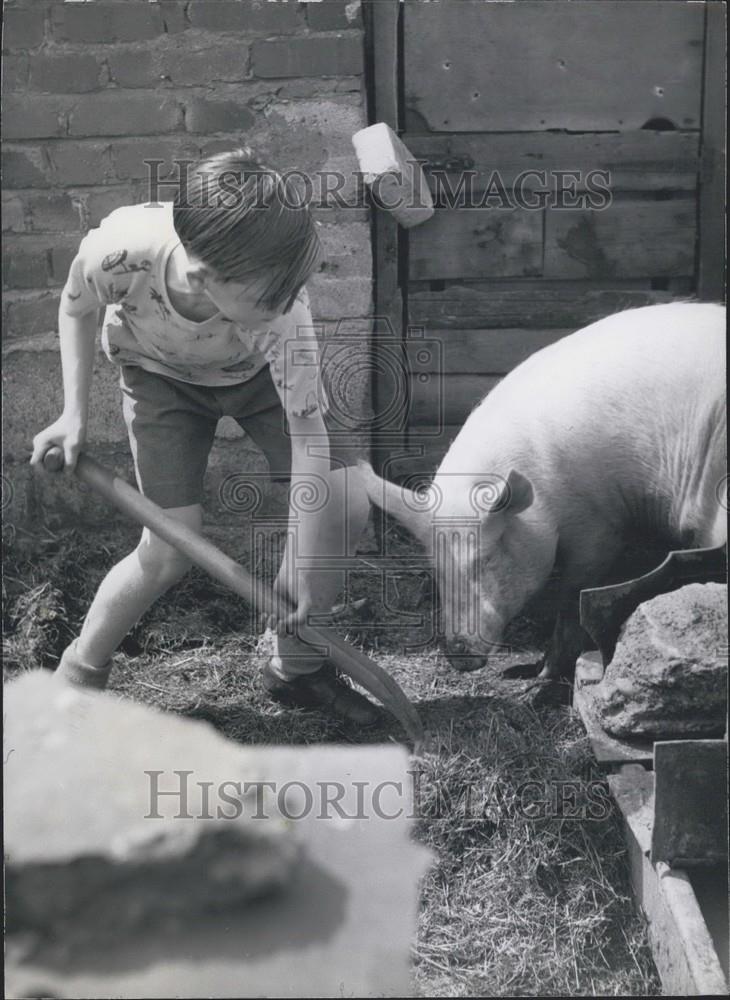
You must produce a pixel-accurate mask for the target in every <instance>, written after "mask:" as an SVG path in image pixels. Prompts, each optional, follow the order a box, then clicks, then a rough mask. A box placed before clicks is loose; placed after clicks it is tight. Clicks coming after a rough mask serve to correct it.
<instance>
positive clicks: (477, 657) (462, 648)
mask: <svg viewBox="0 0 730 1000" xmlns="http://www.w3.org/2000/svg"><path fill="white" fill-rule="evenodd" d="M444 651H445V653H446V658H447V660H448V661H449V663H450V664H451V666H452V667H453V668H454V670H460V671H462V672H463V673H468V672H469V671H471V670H479V669H480V667H483V666H484V664H485V663H486V662H487V658H486V656H485V655H484V654H483V653H474V652H472V651H471V650H470V649H469V646H468V644H467V643H466V642H465V641H464V639H460V638H459V637H458V636H455V637H454V638H453V639H447V640H445V643H444Z"/></svg>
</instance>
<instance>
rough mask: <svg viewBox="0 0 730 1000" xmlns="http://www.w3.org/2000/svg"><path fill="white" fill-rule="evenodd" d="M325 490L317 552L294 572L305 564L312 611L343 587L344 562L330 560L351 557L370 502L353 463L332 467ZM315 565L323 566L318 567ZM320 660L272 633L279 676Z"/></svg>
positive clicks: (326, 607)
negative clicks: (334, 566) (326, 494)
mask: <svg viewBox="0 0 730 1000" xmlns="http://www.w3.org/2000/svg"><path fill="white" fill-rule="evenodd" d="M329 490H330V493H329V498H328V500H327V506H326V508H325V510H323V512H322V518H321V521H320V528H319V532H318V536H317V553H316V555H314V556H312V557H309V558H306V557H303V558H299V559H298V560H297V572H298V573H302V572H303V571H304V570H305V569H306V568H307V567H309V572H310V581H311V584H310V586H311V593H312V598H313V599H312V612H314V613H316V612H325V613H326V612H329V611H330V610H331V609H332V606H333V604H334V603H335V602H336V600H337V598H338V596H339V595H340V594H341V593H342V592H343V590H344V589H345V585H346V566H344V565H340V566H339V567H338V568H332V567H333V563H334V564H337V563H340V564H342V563H344V562H345V561H353V560H354V557H355V553H356V551H357V545H358V542H359V541H360V537H361V535H362V532H363V529H364V528H365V525H366V523H367V519H368V514H369V511H370V502H369V500H368V497H367V494H366V492H365V490H364V489H363V487H362V484H361V483H360V481H359V471H358V469H357V467H348V468H340V469H334V470H332V471H331V472H330V476H329ZM318 566H321V567H323V568H321V569H318V568H317V567H318ZM328 566H329V567H330V568H327V567H328ZM324 655H325V656H326V653H325V654H324ZM322 662H323V659H322V655H320V654H318V653H316V652H314V651H313V650H312V649H311V647H309V646H306V645H304V644H303V643H302V642H301V641H300V640H298V639H296V638H295V637H288V636H285V637H280V636H277V637H276V654H275V656H274V660H273V664H272V666H273V668H274V670H275V671H276V673H277V674H278V675H279V676H280V677H282V678H283V679H285V680H290V679H293V678H295V677H299V676H301V675H302V674H307V673H312V672H313V671H315V670H319V668H320V667H321V666H322Z"/></svg>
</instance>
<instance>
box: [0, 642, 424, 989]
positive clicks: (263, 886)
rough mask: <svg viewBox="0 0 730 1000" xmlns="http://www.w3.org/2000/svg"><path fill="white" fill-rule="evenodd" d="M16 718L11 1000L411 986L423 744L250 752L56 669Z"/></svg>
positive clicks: (14, 712)
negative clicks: (417, 758) (413, 776)
mask: <svg viewBox="0 0 730 1000" xmlns="http://www.w3.org/2000/svg"><path fill="white" fill-rule="evenodd" d="M254 668H255V663H253V662H251V663H247V662H246V660H245V659H244V660H243V661H242V663H241V669H242V671H246V670H250V669H254ZM244 689H245V685H243V686H242V690H244ZM4 710H5V716H6V726H5V754H4V756H5V806H6V817H5V823H6V826H5V844H6V863H7V873H8V875H9V880H10V885H9V890H10V891H9V894H8V927H7V930H8V931H9V934H8V940H7V958H6V983H5V985H6V995H7V996H9V997H29V996H57V997H77V998H79V1000H82V998H85V997H100V996H114V997H120V998H125V997H129V998H132V997H160V998H161V997H170V996H174V997H181V998H182V997H190V998H193V997H204V996H216V997H256V996H282V997H288V996H290V997H327V996H331V997H339V996H405V995H408V993H409V987H410V971H409V960H408V955H409V950H410V948H411V947H412V944H413V937H414V933H415V928H416V919H417V905H418V892H417V880H418V877H419V876H420V875H421V874H422V873H423V871H424V868H425V865H426V863H427V860H428V858H429V857H430V855H429V854H428V852H426V851H425V849H423V848H421V847H419V846H417V845H415V844H413V843H411V841H410V840H409V835H408V834H409V827H410V824H411V820H410V818H409V817H411V816H412V813H413V795H412V783H411V782H410V781H409V778H408V771H407V768H408V763H409V761H408V755H407V754H406V752H405V750H403V749H402V748H399V747H393V746H385V747H363V746H358V747H342V746H311V747H301V746H292V747H270V746H265V747H241V746H239V745H238V744H235V743H233V742H231V741H228V740H225V739H224V738H223V737H221V736H219V735H218V734H216V733H215V731H214V730H213V729H212V727H210V726H209V725H208V724H207V723H203V722H199V721H193V720H190V719H184V718H180V717H179V716H175V715H172V714H167V713H161V712H158V711H154V710H152V709H150V708H147V707H145V706H142V705H135V704H132V703H130V702H120V701H118V700H117V699H116V698H115V696H114V695H113V694H109V693H106V694H105V693H99V692H97V693H93V692H89V693H86V692H79V691H78V690H72V689H68V688H65V687H63V686H62V685H61V684H59V683H58V682H56V681H54V679H53V678H52V676H51V675H50V674H49V673H46V672H45V671H40V672H36V673H34V674H28V675H25V676H24V677H22V678H20V679H19V680H17V681H14V682H12V683H11V684H9V685H8V687H7V688H6V700H5V706H4ZM253 711H254V709H253V708H252V707H251V706H248V705H246V704H242V705H241V715H242V717H245V713H246V712H253ZM150 772H153V773H156V774H157V775H158V780H159V789H160V792H173V794H172V795H169V794H168V795H164V794H161V795H159V796H158V797H156V799H155V798H153V797H151V795H150ZM183 781H184V787H185V789H186V791H187V796H186V801H185V802H184V804H183V802H182V801H181V796H180V794H179V793H180V789H181V787H182V785H181V783H182V782H183ZM244 781H250V782H252V783H253V784H254V788H253V789H252V791H251V792H250V793H249V794H246V790H245V789H243V791H242V792H241V793H238V792H237V791H235V790H234V788H232V787H231V786H232V785H233V784H234V783H239V782H241V783H242V782H244ZM224 792H225V796H226V797H224ZM236 803H240V804H241V805H242V812H241V814H240V815H236V814H235V804H236ZM151 806H152V808H151ZM221 809H222V810H224V813H225V817H226V818H223V817H222V816H221V815H220V812H219V810H221ZM154 812H157V813H158V814H159V815H160V816H161V818H160V819H155V818H152V815H151V814H152V813H154ZM181 814H182V815H181ZM282 816H283V817H284V821H283V822H284V824H285V826H283V825H282V820H281V817H282ZM146 817H147V818H146ZM186 817H188V818H186ZM257 817H259V818H258V819H257ZM112 876H113V877H112ZM267 889H279V890H280V891H277V892H267V893H266V895H265V896H263V898H257V899H254V898H252V893H255V894H256V895H260V894H261V893H263V892H265V891H266V890H267ZM281 890H283V891H281ZM184 899H185V900H186V901H187V905H186V906H184V907H183V906H182V905H178V904H182V902H183V900H184ZM21 928H22V931H21Z"/></svg>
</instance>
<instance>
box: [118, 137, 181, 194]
mask: <svg viewBox="0 0 730 1000" xmlns="http://www.w3.org/2000/svg"><path fill="white" fill-rule="evenodd" d="M111 155H112V162H113V164H114V173H115V175H116V176H117V177H118V178H119V180H142V181H147V180H148V179H150V178H152V177H158V178H160V179H166V178H168V177H170V176H174V177H177V167H176V166H175V161H176V160H197V159H198V157H199V149H198V145H197V143H196V142H195V141H194V140H192V139H190V138H186V139H178V138H173V139H126V140H125V139H122V140H120V141H119V142H115V143H113V144H112V147H111ZM146 160H162V161H163V162H162V163H161V164H160V166H159V167H155V168H152V167H148V166H147V164H146V163H145V161H146ZM170 190H171V189H170ZM164 197H165V193H164V190H163V191H162V192H161V193H160V198H164Z"/></svg>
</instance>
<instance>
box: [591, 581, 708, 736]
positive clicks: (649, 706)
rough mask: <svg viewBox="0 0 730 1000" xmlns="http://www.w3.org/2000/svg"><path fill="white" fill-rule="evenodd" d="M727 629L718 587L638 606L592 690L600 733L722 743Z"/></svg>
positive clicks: (685, 590) (696, 586) (692, 588)
mask: <svg viewBox="0 0 730 1000" xmlns="http://www.w3.org/2000/svg"><path fill="white" fill-rule="evenodd" d="M727 625H728V621H727V587H726V586H724V585H722V584H718V583H705V584H700V583H691V584H689V585H688V586H686V587H681V588H680V589H679V590H675V591H672V592H671V593H669V594H660V595H659V596H658V597H655V598H653V599H652V600H650V601H646V602H645V603H644V604H641V605H640V606H639V607H638V608H637V609H636V611H635V612H634V613H633V615H631V617H630V618H629V619H628V621H627V622H626V624H625V625H624V628H623V631H622V633H621V636H620V638H619V640H618V643H617V644H616V652H615V653H614V656H613V659H612V660H611V662H610V664H609V665H608V667H607V668H606V672H605V674H604V677H603V680H602V681H601V682H600V684H598V685H597V686H596V689H595V699H596V706H597V708H598V711H599V715H600V719H601V722H602V724H603V726H604V728H605V729H606V731H607V732H609V733H612V734H613V735H614V736H620V737H641V738H645V739H646V738H648V739H672V738H676V737H683V736H696V737H702V736H717V735H720V736H721V735H722V734H723V732H724V730H725V721H726V701H727V676H728V669H727Z"/></svg>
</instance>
